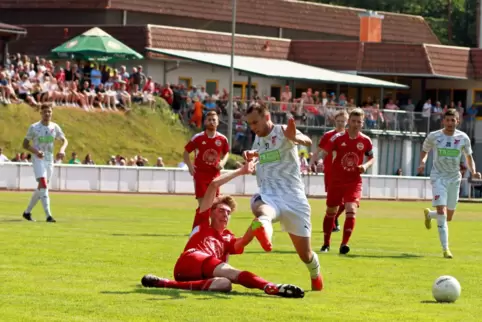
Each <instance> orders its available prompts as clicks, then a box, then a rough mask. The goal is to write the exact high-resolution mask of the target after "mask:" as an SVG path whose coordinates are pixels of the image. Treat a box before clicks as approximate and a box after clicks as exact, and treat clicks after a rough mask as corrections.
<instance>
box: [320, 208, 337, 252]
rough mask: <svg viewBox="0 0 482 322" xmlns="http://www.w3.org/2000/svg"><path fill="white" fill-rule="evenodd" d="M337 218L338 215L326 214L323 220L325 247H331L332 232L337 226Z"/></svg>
mask: <svg viewBox="0 0 482 322" xmlns="http://www.w3.org/2000/svg"><path fill="white" fill-rule="evenodd" d="M335 216H336V214H329V213H326V215H325V218H324V219H323V237H324V243H323V245H330V239H331V232H332V230H333V226H334V225H335Z"/></svg>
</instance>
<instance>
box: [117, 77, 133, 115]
mask: <svg viewBox="0 0 482 322" xmlns="http://www.w3.org/2000/svg"><path fill="white" fill-rule="evenodd" d="M117 100H118V101H119V102H120V106H121V107H122V108H124V109H125V110H128V109H130V108H131V106H132V97H131V95H130V94H129V92H127V86H126V83H125V82H124V81H122V82H120V89H119V90H118V91H117Z"/></svg>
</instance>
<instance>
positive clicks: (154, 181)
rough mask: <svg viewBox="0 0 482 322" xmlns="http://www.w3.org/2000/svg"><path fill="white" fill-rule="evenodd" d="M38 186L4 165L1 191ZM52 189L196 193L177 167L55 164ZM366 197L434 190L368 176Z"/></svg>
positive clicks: (248, 190) (26, 168)
mask: <svg viewBox="0 0 482 322" xmlns="http://www.w3.org/2000/svg"><path fill="white" fill-rule="evenodd" d="M303 179H304V181H305V187H306V192H307V194H308V195H310V196H313V197H324V196H325V195H326V194H325V187H324V182H323V175H311V176H305V177H304V178H303ZM36 185H37V183H36V181H35V178H34V175H33V170H32V167H31V165H30V164H28V163H4V164H0V189H2V190H32V189H35V188H36ZM49 186H50V189H51V190H55V191H75V192H123V193H124V192H131V193H164V194H193V193H194V185H193V181H192V177H191V176H190V174H189V172H188V171H186V170H182V169H177V168H151V167H115V166H83V165H55V167H54V172H53V175H52V179H51V182H50V185H49ZM257 191H258V187H257V184H256V178H255V177H254V176H243V177H238V178H236V179H235V180H233V181H231V182H230V183H228V184H226V185H224V186H223V187H222V192H223V193H225V194H236V195H252V194H253V193H256V192H257ZM363 197H364V198H368V199H409V200H410V199H411V200H426V199H431V198H432V191H431V185H430V181H429V180H428V178H422V177H420V178H419V177H397V176H364V180H363Z"/></svg>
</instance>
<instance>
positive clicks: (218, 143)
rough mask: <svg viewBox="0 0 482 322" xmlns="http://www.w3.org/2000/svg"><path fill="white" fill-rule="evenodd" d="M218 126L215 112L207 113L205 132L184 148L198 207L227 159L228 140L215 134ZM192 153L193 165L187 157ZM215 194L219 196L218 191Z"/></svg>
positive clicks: (195, 220)
mask: <svg viewBox="0 0 482 322" xmlns="http://www.w3.org/2000/svg"><path fill="white" fill-rule="evenodd" d="M218 125H219V118H218V114H217V113H216V112H215V111H211V112H208V113H207V114H206V120H205V122H204V126H205V127H206V130H205V131H203V132H200V133H198V134H196V135H194V136H193V137H192V138H191V140H190V141H189V142H188V143H187V144H186V146H185V147H184V163H186V165H187V167H188V168H189V173H190V174H191V175H192V176H193V178H194V191H195V193H196V199H197V200H198V204H199V205H200V204H201V202H202V199H203V197H204V194H205V193H206V190H207V188H208V186H209V184H210V183H211V182H212V181H213V180H214V178H216V177H218V176H219V175H220V174H221V170H222V169H223V168H224V165H225V164H226V162H227V161H228V158H229V143H228V139H227V138H226V137H225V136H224V135H222V134H221V133H219V132H217V128H218ZM193 151H195V160H194V165H193V164H192V163H191V159H190V156H189V155H190V153H191V152H193ZM217 194H218V195H219V191H217ZM198 209H199V208H198ZM198 213H199V211H196V217H195V218H194V223H193V226H192V227H193V228H194V227H195V226H197V225H198V220H197V219H196V218H197V214H198Z"/></svg>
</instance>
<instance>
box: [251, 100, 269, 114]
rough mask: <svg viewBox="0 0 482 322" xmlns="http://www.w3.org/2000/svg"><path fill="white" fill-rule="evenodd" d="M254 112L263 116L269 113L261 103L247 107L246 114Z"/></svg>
mask: <svg viewBox="0 0 482 322" xmlns="http://www.w3.org/2000/svg"><path fill="white" fill-rule="evenodd" d="M254 111H256V112H258V113H259V114H261V115H263V114H268V113H269V108H268V107H267V106H266V105H265V104H264V103H263V102H255V103H253V104H251V105H250V106H249V107H248V109H247V111H246V114H251V113H253V112H254Z"/></svg>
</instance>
